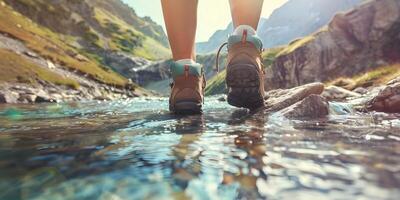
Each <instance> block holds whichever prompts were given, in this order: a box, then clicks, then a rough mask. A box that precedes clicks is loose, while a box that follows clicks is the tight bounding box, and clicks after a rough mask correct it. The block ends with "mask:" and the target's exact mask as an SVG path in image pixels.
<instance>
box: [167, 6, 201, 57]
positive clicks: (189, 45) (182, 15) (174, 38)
mask: <svg viewBox="0 0 400 200" xmlns="http://www.w3.org/2000/svg"><path fill="white" fill-rule="evenodd" d="M197 2H198V1H197V0H161V4H162V7H163V13H164V20H165V26H166V28H167V33H168V39H169V43H170V45H171V49H172V57H173V59H174V60H175V61H177V60H181V59H192V60H195V59H196V53H195V37H196V28H197Z"/></svg>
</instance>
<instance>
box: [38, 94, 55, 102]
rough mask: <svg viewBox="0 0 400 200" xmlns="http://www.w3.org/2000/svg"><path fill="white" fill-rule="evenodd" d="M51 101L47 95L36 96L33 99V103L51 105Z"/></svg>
mask: <svg viewBox="0 0 400 200" xmlns="http://www.w3.org/2000/svg"><path fill="white" fill-rule="evenodd" d="M51 102H53V100H52V99H51V98H50V96H48V95H38V96H37V97H36V99H35V103H51Z"/></svg>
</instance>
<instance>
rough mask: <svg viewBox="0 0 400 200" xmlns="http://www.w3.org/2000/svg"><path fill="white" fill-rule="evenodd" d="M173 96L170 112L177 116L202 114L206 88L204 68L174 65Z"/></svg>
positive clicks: (172, 66)
mask: <svg viewBox="0 0 400 200" xmlns="http://www.w3.org/2000/svg"><path fill="white" fill-rule="evenodd" d="M171 73H172V77H173V83H172V84H171V96H170V99H169V110H170V111H171V112H173V113H175V114H200V113H202V105H203V101H204V88H205V86H206V82H205V78H204V71H203V67H202V66H201V65H200V64H190V65H182V64H179V63H176V62H174V63H172V65H171Z"/></svg>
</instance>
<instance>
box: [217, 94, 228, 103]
mask: <svg viewBox="0 0 400 200" xmlns="http://www.w3.org/2000/svg"><path fill="white" fill-rule="evenodd" d="M218 101H221V102H225V101H226V96H225V95H223V96H221V97H220V98H218Z"/></svg>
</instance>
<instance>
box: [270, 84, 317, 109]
mask: <svg viewBox="0 0 400 200" xmlns="http://www.w3.org/2000/svg"><path fill="white" fill-rule="evenodd" d="M323 91H324V84H322V83H310V84H306V85H303V86H299V87H295V88H292V89H286V90H282V89H279V90H273V91H269V92H267V94H266V98H267V99H266V100H265V105H266V110H267V111H268V112H274V111H279V110H282V109H284V108H286V107H289V106H291V105H293V104H295V103H297V102H299V101H301V100H303V99H305V98H306V97H308V96H310V95H312V94H316V95H319V94H321V93H322V92H323Z"/></svg>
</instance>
